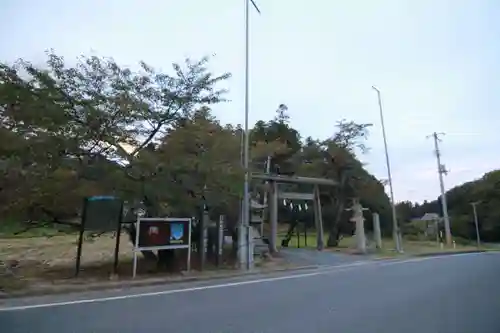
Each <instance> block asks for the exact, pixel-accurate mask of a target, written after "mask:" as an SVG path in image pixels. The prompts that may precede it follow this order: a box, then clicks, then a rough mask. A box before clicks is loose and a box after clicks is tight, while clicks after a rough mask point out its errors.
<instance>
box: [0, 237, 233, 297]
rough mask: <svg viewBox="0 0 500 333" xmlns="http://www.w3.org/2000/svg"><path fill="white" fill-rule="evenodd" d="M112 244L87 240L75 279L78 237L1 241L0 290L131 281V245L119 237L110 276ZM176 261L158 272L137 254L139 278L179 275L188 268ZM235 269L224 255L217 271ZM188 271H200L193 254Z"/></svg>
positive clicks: (180, 256)
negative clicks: (116, 255)
mask: <svg viewBox="0 0 500 333" xmlns="http://www.w3.org/2000/svg"><path fill="white" fill-rule="evenodd" d="M115 242H116V238H115V237H114V236H113V235H111V234H104V235H101V236H99V237H96V238H86V239H85V240H84V242H83V249H82V257H81V268H80V272H79V274H78V277H77V278H75V261H76V252H77V243H78V236H77V235H61V236H54V237H50V238H46V237H33V238H4V239H0V290H2V289H3V290H11V289H22V288H26V287H27V286H29V285H34V284H58V283H69V282H71V283H89V282H97V281H103V280H117V279H119V280H127V279H131V278H132V266H133V260H132V258H133V252H132V244H131V243H130V241H129V238H128V235H127V234H122V235H121V237H120V252H119V265H118V271H117V274H113V259H114V248H115ZM226 252H229V251H226ZM175 257H176V259H175V261H174V264H173V267H169V268H168V269H167V268H158V267H157V265H156V263H155V262H151V261H146V260H145V259H143V258H142V255H141V254H139V255H138V258H139V259H138V269H137V274H138V277H140V276H148V277H151V276H159V275H180V274H181V271H182V270H185V269H186V268H187V267H186V266H187V263H186V261H187V251H186V250H176V255H175ZM234 266H235V264H234V260H231V259H230V256H229V255H226V256H223V262H222V264H221V266H220V267H219V269H221V268H225V269H232V268H234ZM214 268H215V267H214V265H213V264H212V263H211V262H207V265H206V267H205V269H206V270H210V269H214ZM191 269H192V270H198V269H199V261H198V257H197V255H196V253H193V254H192V260H191Z"/></svg>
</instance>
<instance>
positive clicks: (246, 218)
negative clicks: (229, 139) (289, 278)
mask: <svg viewBox="0 0 500 333" xmlns="http://www.w3.org/2000/svg"><path fill="white" fill-rule="evenodd" d="M244 1H245V142H244V149H243V168H244V170H245V183H244V185H243V221H242V224H243V227H244V228H246V229H247V230H246V231H247V234H246V236H247V244H246V248H247V249H246V253H247V259H246V261H247V262H246V264H247V269H250V268H251V258H250V237H251V233H250V229H249V228H250V223H249V222H250V221H249V220H250V209H249V207H248V206H249V202H250V196H249V184H248V183H249V178H250V177H249V170H248V160H249V156H248V155H249V136H250V133H249V132H248V112H249V100H248V98H249V85H250V78H249V58H250V52H249V44H250V0H244Z"/></svg>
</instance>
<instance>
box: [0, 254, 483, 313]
mask: <svg viewBox="0 0 500 333" xmlns="http://www.w3.org/2000/svg"><path fill="white" fill-rule="evenodd" d="M478 254H480V253H461V254H455V255H446V256H435V257H423V258H414V259H406V260H398V259H394V260H389V261H358V262H355V263H351V264H345V265H338V266H331V267H330V268H326V267H325V268H320V269H319V270H317V271H314V272H311V273H302V274H292V275H286V276H279V277H271V278H262V279H255V280H246V281H238V282H229V283H221V284H214V285H207V286H199V287H190V288H181V289H173V290H162V291H155V292H149V293H140V294H129V295H121V296H111V297H101V298H90V299H79V300H72V301H63V302H54V303H41V304H33V305H20V306H11V307H0V312H7V311H22V310H30V309H39V308H50V307H57V306H66V305H77V304H86V303H101V302H109V301H119V300H125V299H133V298H142V297H151V296H161V295H171V294H178V293H187V292H193V291H200V290H209V289H219V288H227V287H236V286H243V285H250V284H257V283H264V282H275V281H281V280H290V279H301V278H306V277H311V276H318V275H325V274H332V273H337V272H343V271H348V270H351V269H354V268H356V267H362V266H389V265H397V264H405V263H412V262H421V261H427V260H436V259H442V258H450V257H458V256H470V255H478Z"/></svg>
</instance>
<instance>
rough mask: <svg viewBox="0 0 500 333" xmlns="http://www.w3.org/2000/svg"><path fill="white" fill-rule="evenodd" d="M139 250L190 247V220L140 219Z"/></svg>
mask: <svg viewBox="0 0 500 333" xmlns="http://www.w3.org/2000/svg"><path fill="white" fill-rule="evenodd" d="M139 228H140V232H139V242H138V243H139V244H137V246H138V247H139V248H150V247H165V248H168V247H170V248H182V247H188V246H189V219H179V220H177V219H157V220H155V219H151V220H150V219H147V218H145V219H140V227H139Z"/></svg>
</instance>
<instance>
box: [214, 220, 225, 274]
mask: <svg viewBox="0 0 500 333" xmlns="http://www.w3.org/2000/svg"><path fill="white" fill-rule="evenodd" d="M223 249H224V215H221V216H220V218H219V222H217V255H216V257H215V258H216V265H217V266H219V265H220V264H221V262H222V251H223Z"/></svg>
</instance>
